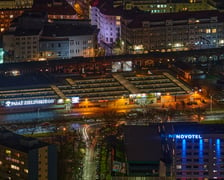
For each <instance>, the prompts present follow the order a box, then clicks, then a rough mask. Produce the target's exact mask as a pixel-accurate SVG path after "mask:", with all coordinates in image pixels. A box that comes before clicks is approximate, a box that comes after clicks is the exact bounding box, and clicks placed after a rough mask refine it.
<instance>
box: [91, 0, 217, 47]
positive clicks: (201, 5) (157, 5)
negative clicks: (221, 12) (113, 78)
mask: <svg viewBox="0 0 224 180" xmlns="http://www.w3.org/2000/svg"><path fill="white" fill-rule="evenodd" d="M206 2H207V1H205V0H194V1H192V0H189V1H186V0H184V1H183V0H181V1H176V0H172V1H171V0H169V1H168V0H156V1H155V0H150V1H148V0H143V1H135V0H123V1H122V0H116V1H113V2H111V1H106V2H105V1H94V2H93V3H92V5H91V7H90V19H91V24H92V25H97V27H98V28H99V29H100V31H99V34H98V42H99V43H100V44H101V45H102V46H103V47H106V46H105V45H107V47H106V48H113V45H114V44H115V43H116V42H118V40H120V38H121V29H122V27H121V16H123V15H122V14H123V13H124V12H125V11H132V10H136V8H137V9H139V10H141V11H143V12H150V13H151V14H154V13H171V12H182V11H201V10H211V9H215V8H214V7H212V6H210V5H208V4H207V3H206ZM131 13H134V12H131ZM164 16H166V15H164ZM120 46H122V44H120ZM120 48H122V47H120Z"/></svg>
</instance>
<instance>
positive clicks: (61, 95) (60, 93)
mask: <svg viewBox="0 0 224 180" xmlns="http://www.w3.org/2000/svg"><path fill="white" fill-rule="evenodd" d="M51 88H52V89H53V91H54V92H55V93H56V94H57V95H58V96H59V97H60V98H62V99H66V97H65V95H64V93H63V92H62V91H61V90H60V89H59V88H58V87H57V86H55V85H51Z"/></svg>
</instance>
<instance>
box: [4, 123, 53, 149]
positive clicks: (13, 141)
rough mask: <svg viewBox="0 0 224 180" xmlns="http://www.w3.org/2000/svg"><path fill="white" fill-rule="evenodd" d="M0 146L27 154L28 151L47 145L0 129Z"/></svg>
mask: <svg viewBox="0 0 224 180" xmlns="http://www.w3.org/2000/svg"><path fill="white" fill-rule="evenodd" d="M0 145H3V146H6V147H8V148H12V149H16V150H18V151H22V152H25V153H28V152H29V151H30V150H33V149H38V148H41V147H44V146H48V145H49V144H47V143H45V142H42V141H39V140H37V139H35V138H31V137H26V136H21V135H18V134H15V133H13V132H11V131H9V130H7V129H5V128H3V127H1V128H0Z"/></svg>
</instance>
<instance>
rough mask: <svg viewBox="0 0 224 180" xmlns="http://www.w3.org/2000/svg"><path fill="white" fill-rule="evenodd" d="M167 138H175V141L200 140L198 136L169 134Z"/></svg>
mask: <svg viewBox="0 0 224 180" xmlns="http://www.w3.org/2000/svg"><path fill="white" fill-rule="evenodd" d="M168 137H169V138H175V139H201V138H202V137H201V135H200V134H169V135H168Z"/></svg>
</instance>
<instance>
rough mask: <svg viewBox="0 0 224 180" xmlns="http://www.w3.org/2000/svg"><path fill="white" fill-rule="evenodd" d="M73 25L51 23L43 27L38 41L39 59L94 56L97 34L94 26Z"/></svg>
mask: <svg viewBox="0 0 224 180" xmlns="http://www.w3.org/2000/svg"><path fill="white" fill-rule="evenodd" d="M73 23H75V21H73V22H72V21H70V22H69V23H62V22H61V23H51V24H47V25H45V26H44V28H43V32H42V35H41V39H40V58H44V59H60V58H72V57H77V56H83V57H93V56H94V52H95V51H94V50H95V48H96V46H97V33H98V30H97V28H96V26H91V25H89V24H87V25H85V24H83V25H81V24H79V25H77V24H73Z"/></svg>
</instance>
